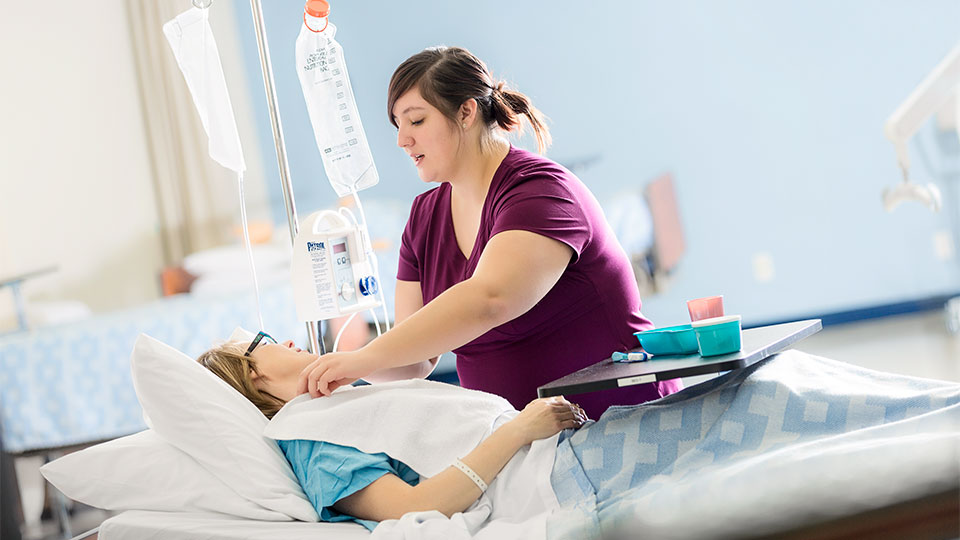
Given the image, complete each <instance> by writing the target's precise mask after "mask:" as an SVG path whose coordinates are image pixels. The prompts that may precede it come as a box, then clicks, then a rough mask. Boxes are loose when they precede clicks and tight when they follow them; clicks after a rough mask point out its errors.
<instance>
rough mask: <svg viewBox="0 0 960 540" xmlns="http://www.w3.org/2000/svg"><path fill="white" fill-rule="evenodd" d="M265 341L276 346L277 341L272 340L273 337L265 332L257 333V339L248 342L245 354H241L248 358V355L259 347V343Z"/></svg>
mask: <svg viewBox="0 0 960 540" xmlns="http://www.w3.org/2000/svg"><path fill="white" fill-rule="evenodd" d="M264 339H266V340H267V341H268V342H270V343H273V344H276V343H277V340H275V339H273V336H271V335H270V334H268V333H266V332H257V337H255V338H253V341H252V342H250V347H248V348H247V352H245V353H243V355H244V356H250V353H252V352H253V351H254V349H256V348H257V346H258V345H260V342H261V341H263V340H264Z"/></svg>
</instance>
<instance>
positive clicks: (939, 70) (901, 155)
mask: <svg viewBox="0 0 960 540" xmlns="http://www.w3.org/2000/svg"><path fill="white" fill-rule="evenodd" d="M958 93H960V44H958V45H957V46H956V47H954V49H953V50H952V51H950V54H948V55H947V56H946V58H944V59H943V60H942V61H941V62H940V63H939V64H937V67H935V68H934V69H933V71H932V72H930V74H929V75H927V78H926V79H924V80H923V82H921V83H920V85H919V86H917V87H916V89H914V91H913V92H912V93H911V94H910V96H908V97H907V99H906V100H905V101H904V102H903V103H901V104H900V106H899V107H897V110H896V111H894V113H893V114H892V115H890V118H888V119H887V122H886V124H885V125H884V133H885V134H886V135H887V138H888V139H890V140H891V141H892V142H893V145H894V147H895V148H896V151H897V161H898V162H899V163H900V168H901V169H903V171H904V175H906V171H907V169H909V168H910V156H909V155H908V154H907V141H909V140H910V137H913V135H914V134H916V132H917V130H919V129H920V126H922V125H923V123H924V122H925V121H926V120H927V118H929V117H930V115H932V114H934V113H935V112H936V111H937V110H938V109H939V108H940V107H942V106H943V104H944V103H946V102H947V100H949V99H950V98H951V97H954V96H957V95H958Z"/></svg>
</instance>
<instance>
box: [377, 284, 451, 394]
mask: <svg viewBox="0 0 960 540" xmlns="http://www.w3.org/2000/svg"><path fill="white" fill-rule="evenodd" d="M422 307H423V293H422V292H421V291H420V282H419V281H400V280H397V290H396V296H395V300H394V317H393V320H394V323H393V324H394V325H396V324H400V321H402V320H404V319H406V318H407V317H409V316H410V315H412V314H414V313H415V312H416V311H417V310H419V309H420V308H422ZM435 367H437V357H433V358H431V359H429V360H424V361H423V362H419V363H416V364H410V365H407V366H400V367H395V368H388V369H381V370H379V371H375V372H373V373H371V374H370V375H367V376H366V377H364V378H363V379H364V380H365V381H367V382H370V383H380V382H390V381H402V380H406V379H425V378H426V377H427V375H430V373H432V372H433V368H435Z"/></svg>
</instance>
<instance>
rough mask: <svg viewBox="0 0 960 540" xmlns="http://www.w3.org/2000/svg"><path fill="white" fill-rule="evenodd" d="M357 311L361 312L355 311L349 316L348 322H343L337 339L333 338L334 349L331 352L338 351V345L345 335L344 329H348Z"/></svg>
mask: <svg viewBox="0 0 960 540" xmlns="http://www.w3.org/2000/svg"><path fill="white" fill-rule="evenodd" d="M357 313H360V312H359V311H355V312H353V314H352V315H350V317H348V318H347V322H345V323H343V326H341V327H340V331H339V332H337V339H335V340H333V350H332V351H331V352H337V347H338V346H339V345H340V336H342V335H343V331H344V330H346V329H347V327H348V326H350V323H352V322H353V319H354V318H355V317H356V316H357Z"/></svg>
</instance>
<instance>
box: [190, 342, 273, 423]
mask: <svg viewBox="0 0 960 540" xmlns="http://www.w3.org/2000/svg"><path fill="white" fill-rule="evenodd" d="M246 350H247V344H245V343H237V342H231V343H224V344H223V345H220V346H219V347H214V348H212V349H210V350H209V351H207V352H205V353H203V354H201V355H200V357H199V358H197V362H199V363H200V365H201V366H203V367H205V368H207V369H209V370H210V371H212V372H213V374H214V375H216V376H217V377H220V378H221V379H223V380H224V382H226V383H227V384H229V385H230V386H232V387H233V388H234V389H235V390H236V391H237V392H240V393H241V394H243V397H245V398H247V399H249V400H250V402H251V403H253V404H254V405H256V406H257V408H258V409H260V412H262V413H263V414H264V416H266V417H267V418H273V415H275V414H277V411H279V410H280V408H281V407H283V405H284V404H285V403H286V402H285V401H283V400H282V399H280V398H278V397H276V396H274V395H273V394H270V393H267V392H264V391H263V390H260V389H259V388H257V386H256V385H255V384H254V383H253V377H252V376H251V374H250V372H251V371H254V372H257V373H260V372H259V371H257V363H256V361H255V360H254V359H253V358H252V357H250V356H244V353H245V352H246Z"/></svg>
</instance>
